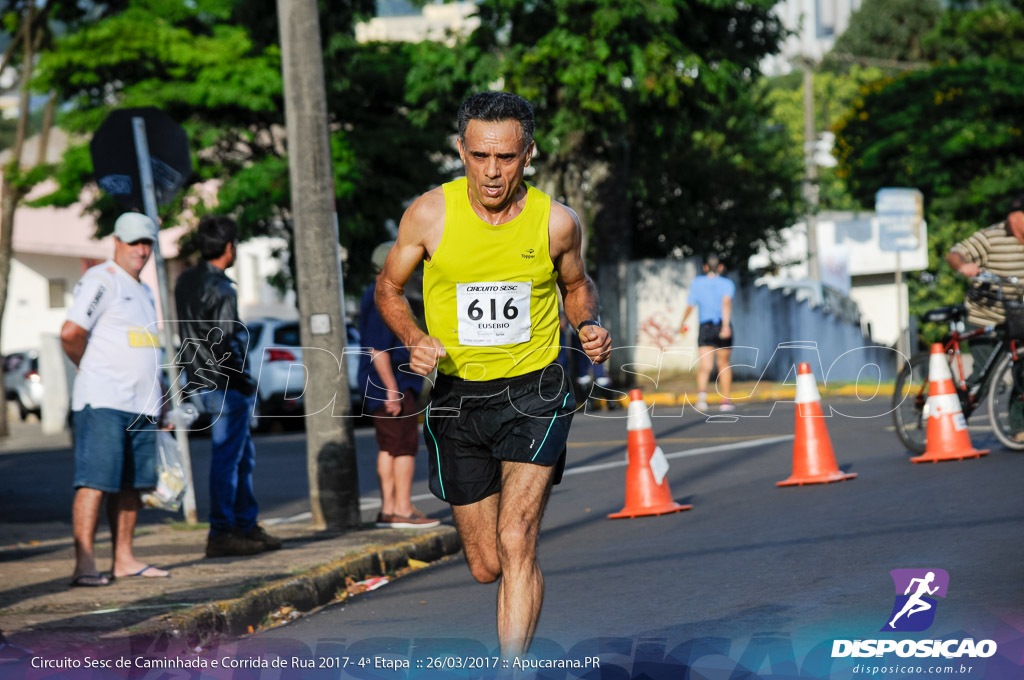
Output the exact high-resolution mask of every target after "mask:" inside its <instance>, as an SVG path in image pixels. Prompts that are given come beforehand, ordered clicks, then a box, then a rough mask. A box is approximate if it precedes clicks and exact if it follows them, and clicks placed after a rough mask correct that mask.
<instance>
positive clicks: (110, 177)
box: [89, 106, 192, 211]
mask: <svg viewBox="0 0 1024 680" xmlns="http://www.w3.org/2000/svg"><path fill="white" fill-rule="evenodd" d="M138 118H141V119H142V120H143V121H145V124H146V126H145V127H146V139H147V141H148V144H149V157H150V166H151V167H152V171H153V188H154V191H155V193H156V201H157V203H158V204H159V205H161V206H163V205H167V204H168V203H170V202H171V201H172V200H173V199H174V196H175V195H176V194H177V193H178V190H179V189H181V187H183V186H184V185H185V182H187V181H188V179H189V177H190V176H191V175H192V158H191V156H190V155H189V150H188V136H187V135H186V134H185V131H184V130H183V129H182V127H181V126H180V125H178V123H177V122H175V120H174V119H173V118H171V117H170V116H168V115H167V114H166V113H164V112H163V111H161V110H160V109H157V108H154V107H152V106H147V107H143V108H133V109H118V110H116V111H113V112H111V114H110V115H109V116H107V118H106V120H104V121H103V124H102V125H100V127H99V129H98V130H96V134H94V135H93V137H92V141H91V142H90V143H89V152H90V154H91V156H92V167H93V174H94V175H95V177H96V182H97V184H99V185H100V188H101V189H103V190H104V191H106V192H107V193H108V194H110V195H111V196H113V197H114V198H116V199H117V200H118V202H119V203H121V205H123V206H124V207H126V208H128V209H130V210H138V211H144V210H145V201H144V199H143V192H142V181H141V179H140V177H139V161H138V154H137V150H136V147H135V138H134V131H133V123H132V120H133V119H138Z"/></svg>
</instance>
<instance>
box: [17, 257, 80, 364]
mask: <svg viewBox="0 0 1024 680" xmlns="http://www.w3.org/2000/svg"><path fill="white" fill-rule="evenodd" d="M81 277H82V264H81V260H80V259H79V258H77V257H58V256H54V255H28V254H19V255H17V256H16V257H15V258H14V259H13V261H12V262H11V278H10V288H9V289H8V295H7V307H6V308H5V310H4V321H3V337H2V339H0V353H3V354H8V353H10V352H17V351H19V350H24V349H37V348H39V346H40V337H41V334H43V333H60V327H61V326H62V325H63V324H64V320H65V318H66V316H67V306H68V305H70V304H71V299H72V297H71V293H72V291H73V290H74V287H75V284H76V283H78V280H79V279H80V278H81ZM50 279H64V281H65V295H64V306H63V307H59V308H53V309H51V308H50V286H49V280H50Z"/></svg>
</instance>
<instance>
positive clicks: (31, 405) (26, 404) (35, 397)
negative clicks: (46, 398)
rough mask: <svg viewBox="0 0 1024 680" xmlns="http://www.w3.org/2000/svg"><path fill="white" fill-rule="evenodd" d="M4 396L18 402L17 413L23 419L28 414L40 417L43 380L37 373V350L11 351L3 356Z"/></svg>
mask: <svg viewBox="0 0 1024 680" xmlns="http://www.w3.org/2000/svg"><path fill="white" fill-rule="evenodd" d="M4 396H5V398H6V399H7V400H14V401H17V402H18V413H19V414H20V415H21V419H22V420H25V419H26V418H28V416H29V415H30V414H33V413H34V414H35V415H36V417H37V418H38V417H40V415H41V413H42V408H43V380H42V377H41V376H40V375H39V352H38V351H37V350H28V351H25V352H13V353H11V354H8V355H7V356H5V357H4Z"/></svg>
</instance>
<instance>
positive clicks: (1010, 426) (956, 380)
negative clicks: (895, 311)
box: [892, 272, 1024, 454]
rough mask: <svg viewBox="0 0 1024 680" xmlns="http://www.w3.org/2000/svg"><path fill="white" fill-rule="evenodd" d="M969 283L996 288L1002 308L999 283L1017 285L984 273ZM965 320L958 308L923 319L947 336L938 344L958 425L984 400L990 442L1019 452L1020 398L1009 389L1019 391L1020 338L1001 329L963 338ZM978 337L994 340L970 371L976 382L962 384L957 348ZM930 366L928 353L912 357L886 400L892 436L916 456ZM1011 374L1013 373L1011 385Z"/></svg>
mask: <svg viewBox="0 0 1024 680" xmlns="http://www.w3.org/2000/svg"><path fill="white" fill-rule="evenodd" d="M974 278H975V279H976V280H978V281H980V282H982V284H984V285H990V284H992V283H996V284H998V286H999V291H998V296H999V299H1000V300H1003V302H1004V305H1006V301H1005V300H1004V299H1003V294H1002V286H1003V283H1004V282H1007V283H1012V284H1016V283H1017V279H1016V277H1011V278H1006V277H1001V276H997V275H995V274H991V273H989V272H982V273H980V274H979V275H978V276H976V277H974ZM966 315H967V310H966V308H965V307H964V306H963V305H953V306H950V307H938V308H936V309H932V310H929V311H928V312H926V313H925V314H924V316H923V319H924V320H925V321H929V322H935V323H947V324H949V331H950V332H949V336H948V337H947V338H945V339H944V340H943V341H942V346H943V349H944V351H945V353H946V359H947V361H948V362H949V364H950V374H951V375H952V376H953V386H954V387H955V388H956V394H957V397H958V398H959V400H960V408H961V409H962V410H963V414H964V419H967V418H970V416H971V414H972V413H973V412H974V411H976V410H977V409H978V408H979V407H980V406H981V405H982V403H983V402H985V398H986V397H988V419H989V423H990V424H991V426H992V430H993V432H994V433H995V435H996V439H998V440H999V442H1000V443H1001V444H1002V445H1003V446H1005V447H1006V448H1008V449H1011V450H1013V451H1024V394H1022V391H1021V390H1020V389H1017V388H1015V384H1016V385H1024V380H1022V377H1024V356H1020V357H1019V356H1018V355H1017V345H1018V343H1019V341H1018V340H1017V338H1019V337H1021V336H1020V335H1019V334H1018V333H1017V332H1016V331H1017V329H1016V328H1013V329H1012V330H1013V331H1014V332H1013V333H1011V332H1010V330H1011V329H1010V328H1009V327H1008V325H1007V324H1006V323H1002V324H996V325H993V326H986V327H984V328H978V329H975V330H972V331H969V332H964V325H963V320H964V318H965V317H966ZM1014 325H1015V324H1014ZM982 337H985V338H991V339H994V340H995V344H994V346H993V349H992V353H991V354H990V355H989V356H988V359H987V360H986V361H985V364H984V365H983V366H981V367H980V369H979V368H978V367H975V371H974V376H978V377H976V378H975V379H974V380H973V381H972V382H971V383H968V381H967V377H968V376H967V375H965V373H964V366H963V357H962V356H961V352H960V343H961V342H963V341H965V340H970V339H972V338H982ZM930 360H931V353H930V352H919V353H917V354H915V355H914V356H912V357H911V358H910V361H909V362H907V363H906V364H905V365H904V366H903V368H902V369H901V370H900V372H899V375H897V376H896V385H895V389H894V390H893V396H892V407H893V411H892V413H893V422H894V424H895V426H896V434H897V435H898V436H899V438H900V441H901V442H903V445H904V446H906V447H907V449H909V450H910V451H912V452H914V453H917V454H921V453H924V451H925V434H926V432H927V427H928V364H929V362H930ZM1014 373H1017V380H1016V381H1015V380H1014ZM1011 411H1012V412H1011Z"/></svg>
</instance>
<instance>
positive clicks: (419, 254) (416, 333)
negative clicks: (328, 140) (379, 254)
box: [374, 187, 445, 375]
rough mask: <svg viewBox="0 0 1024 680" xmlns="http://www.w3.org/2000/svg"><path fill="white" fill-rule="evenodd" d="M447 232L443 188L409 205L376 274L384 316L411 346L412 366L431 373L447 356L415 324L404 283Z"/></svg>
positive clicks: (405, 342)
mask: <svg viewBox="0 0 1024 680" xmlns="http://www.w3.org/2000/svg"><path fill="white" fill-rule="evenodd" d="M443 231H444V191H443V189H441V188H440V187H438V188H437V189H433V190H431V191H428V192H427V193H425V194H423V195H422V196H420V197H419V198H417V199H416V200H415V201H413V204H412V205H411V206H409V208H408V209H407V210H406V211H405V214H404V215H403V216H402V222H401V224H400V225H399V227H398V238H396V239H395V245H394V246H392V248H391V252H389V253H388V257H387V260H385V261H384V267H383V268H382V269H381V271H380V275H378V276H377V290H376V293H375V294H374V301H375V302H376V303H377V309H378V310H379V311H380V315H381V318H382V319H384V323H386V324H387V325H388V328H390V329H391V330H392V331H393V332H394V333H395V335H397V336H398V339H399V340H401V341H402V343H404V344H405V346H406V347H408V348H409V352H410V355H411V356H410V361H409V364H410V367H411V368H412V370H413V371H415V372H416V373H419V374H420V375H427V374H429V373H430V372H431V371H432V370H433V369H434V367H435V366H436V365H437V360H438V357H439V356H444V355H445V350H444V347H443V346H442V345H441V342H440V341H439V340H438V339H437V338H435V337H432V336H430V335H427V334H426V333H425V332H424V331H423V329H421V328H420V327H419V326H418V325H416V317H415V316H414V315H413V313H412V308H411V307H409V300H408V298H406V296H405V284H406V283H407V282H408V281H409V277H411V276H412V273H413V272H414V271H416V267H417V266H418V265H419V263H420V261H421V260H423V259H425V258H427V259H429V258H430V256H431V255H432V254H433V252H434V250H436V248H437V246H438V244H439V243H440V241H441V234H442V232H443Z"/></svg>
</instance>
